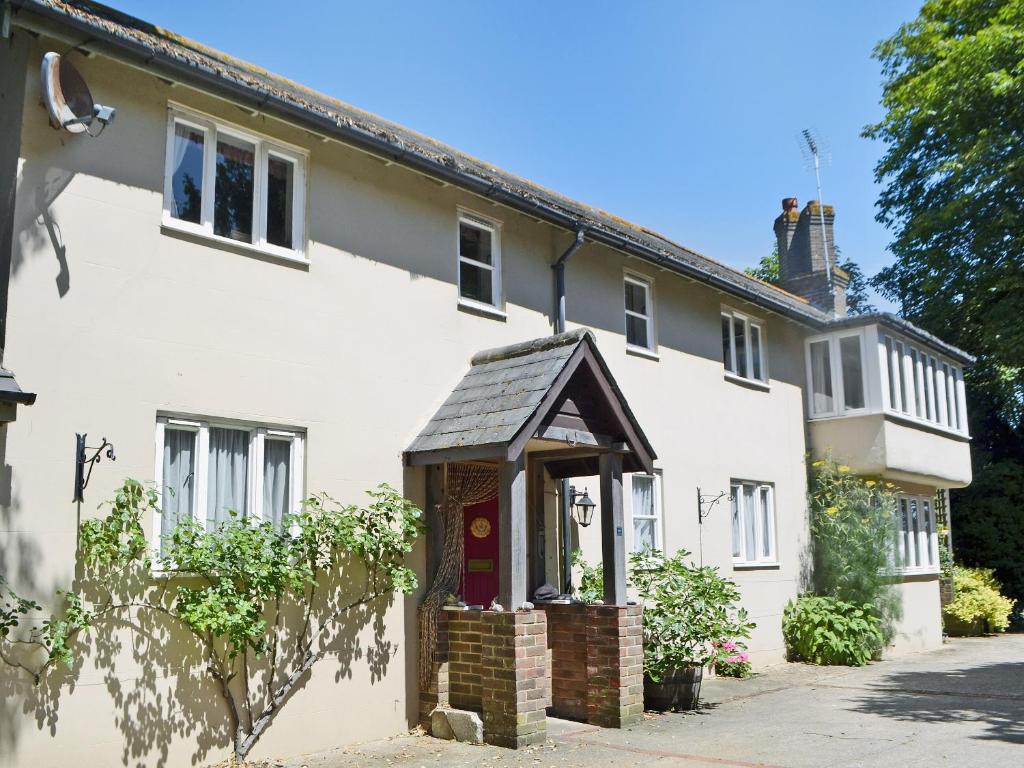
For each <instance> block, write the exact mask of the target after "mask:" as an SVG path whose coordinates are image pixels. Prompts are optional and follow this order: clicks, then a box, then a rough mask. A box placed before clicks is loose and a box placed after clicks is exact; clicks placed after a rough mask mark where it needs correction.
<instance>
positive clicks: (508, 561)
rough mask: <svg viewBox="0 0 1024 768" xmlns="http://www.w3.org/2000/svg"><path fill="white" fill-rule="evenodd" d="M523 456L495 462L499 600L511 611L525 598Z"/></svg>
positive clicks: (524, 482)
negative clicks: (497, 463) (496, 464)
mask: <svg viewBox="0 0 1024 768" xmlns="http://www.w3.org/2000/svg"><path fill="white" fill-rule="evenodd" d="M526 530H527V525H526V459H525V454H522V453H520V454H519V455H518V456H517V457H516V458H515V459H513V460H511V461H502V462H501V463H500V464H499V465H498V543H499V547H500V551H499V558H498V561H499V563H500V570H499V572H498V602H499V603H501V604H502V605H503V606H504V608H505V610H506V611H514V610H516V609H517V608H518V607H519V606H520V605H522V604H523V603H525V602H526V599H527V598H526V595H527V581H528V578H529V576H528V567H527V565H528V564H527V546H526V544H527V533H526Z"/></svg>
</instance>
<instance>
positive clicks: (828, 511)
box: [825, 507, 839, 517]
mask: <svg viewBox="0 0 1024 768" xmlns="http://www.w3.org/2000/svg"><path fill="white" fill-rule="evenodd" d="M825 514H827V515H830V516H832V517H835V516H836V515H837V514H839V507H829V508H828V509H826V510H825Z"/></svg>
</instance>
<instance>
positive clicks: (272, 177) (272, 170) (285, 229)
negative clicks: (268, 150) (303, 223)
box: [267, 155, 295, 248]
mask: <svg viewBox="0 0 1024 768" xmlns="http://www.w3.org/2000/svg"><path fill="white" fill-rule="evenodd" d="M294 198H295V163H293V162H292V161H291V160H285V159H283V158H280V157H275V156H274V155H268V156H267V242H268V243H271V244H273V245H279V246H281V247H282V248H294V247H295V246H294V244H293V243H292V203H293V200H294Z"/></svg>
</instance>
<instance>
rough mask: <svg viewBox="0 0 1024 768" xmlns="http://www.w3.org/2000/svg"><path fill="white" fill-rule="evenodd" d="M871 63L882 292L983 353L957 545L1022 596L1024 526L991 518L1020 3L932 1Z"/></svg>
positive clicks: (1020, 434) (1017, 454)
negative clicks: (970, 477)
mask: <svg viewBox="0 0 1024 768" xmlns="http://www.w3.org/2000/svg"><path fill="white" fill-rule="evenodd" d="M875 57H876V58H877V59H878V60H879V61H880V62H881V64H882V71H883V76H884V78H885V83H884V86H883V94H882V104H883V106H884V107H885V116H884V117H883V119H882V120H881V121H880V122H878V123H876V124H874V125H869V126H868V127H867V128H866V129H865V131H864V134H865V136H867V137H869V138H871V139H875V140H877V141H880V142H882V143H883V144H884V147H885V152H884V155H883V156H882V159H881V160H880V161H879V163H878V166H877V167H876V169H875V175H876V178H877V180H878V181H879V182H880V183H882V184H883V185H884V191H883V192H882V194H881V196H880V197H879V200H878V215H877V218H878V220H879V221H880V222H882V223H884V224H885V225H886V226H887V227H889V228H890V229H891V230H892V232H893V235H894V240H893V242H892V245H891V250H892V252H893V255H894V256H895V260H894V262H893V264H892V265H891V266H889V267H887V268H886V269H884V270H882V271H881V272H880V273H879V274H878V276H877V277H876V278H875V279H874V285H875V286H876V287H877V288H878V289H879V290H880V291H881V293H882V294H883V295H885V296H887V297H888V298H890V299H892V300H894V301H896V302H898V303H899V304H900V305H901V307H902V311H903V314H904V315H905V316H906V317H908V318H909V319H911V320H912V321H914V322H915V323H917V324H918V325H920V326H922V327H924V328H926V329H927V330H930V331H932V332H934V333H938V334H941V335H942V337H943V338H945V339H947V340H949V341H951V342H953V343H954V344H957V345H959V346H961V347H963V348H965V349H968V350H970V351H971V352H972V353H974V354H976V355H977V356H978V363H977V365H976V366H974V368H973V369H970V370H968V371H967V372H966V375H965V378H966V382H967V392H968V406H969V408H970V413H969V417H970V423H971V429H972V433H973V437H974V439H973V443H972V460H973V464H974V476H975V481H974V484H973V485H972V486H971V487H969V488H967V489H965V490H962V491H955V492H954V493H953V503H952V513H953V528H954V536H953V540H954V544H955V546H956V547H957V556H958V558H961V559H962V560H963V561H964V562H966V563H968V564H976V565H994V566H995V567H996V573H997V575H998V577H999V578H1000V579H1001V580H1002V581H1003V582H1004V583H1005V585H1006V588H1007V590H1008V591H1009V592H1010V593H1011V595H1012V596H1014V597H1016V598H1018V599H1019V598H1022V597H1024V576H1022V575H1021V573H1020V568H1019V567H1018V568H1016V572H1013V571H1012V570H1011V569H1010V567H1009V564H1008V563H1007V561H1006V559H1005V558H1004V557H1002V556H1001V555H999V552H1000V550H1005V549H1006V548H1009V549H1010V550H1011V551H1013V552H1017V553H1019V552H1020V551H1021V550H1022V549H1024V518H1022V517H1021V516H1020V515H1019V514H1012V515H1010V514H1003V515H1000V516H999V517H998V519H997V520H993V519H992V518H991V517H990V515H991V513H992V511H993V507H994V506H1000V507H1005V506H1007V504H1006V503H1004V502H1000V501H999V498H1000V497H1002V498H1003V499H1004V501H1008V494H1010V493H1018V494H1019V488H1020V480H1021V478H1024V428H1022V426H1024V323H1022V322H1021V317H1024V237H1022V224H1024V143H1022V136H1024V1H1022V0H930V1H929V2H926V3H925V4H924V6H923V7H922V9H921V11H920V14H919V15H918V17H917V18H916V19H914V20H913V21H912V22H910V23H908V24H904V25H903V26H902V27H900V28H899V30H897V32H896V33H895V34H894V35H893V36H892V37H890V38H888V39H886V40H884V41H882V42H881V43H879V45H878V46H877V48H876V49H875ZM1007 478H1014V479H1015V481H1016V482H1017V485H1016V486H1015V487H1008V486H1003V482H1004V481H1005V480H1006V479H1007ZM993 494H994V495H995V496H994V497H993Z"/></svg>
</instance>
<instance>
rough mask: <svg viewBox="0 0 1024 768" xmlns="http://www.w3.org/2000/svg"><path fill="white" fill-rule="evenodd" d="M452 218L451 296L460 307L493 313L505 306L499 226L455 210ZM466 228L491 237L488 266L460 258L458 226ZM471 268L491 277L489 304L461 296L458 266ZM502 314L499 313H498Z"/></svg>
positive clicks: (496, 222) (460, 244) (479, 215)
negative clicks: (453, 282) (472, 228)
mask: <svg viewBox="0 0 1024 768" xmlns="http://www.w3.org/2000/svg"><path fill="white" fill-rule="evenodd" d="M456 213H457V215H456V217H455V219H456V223H455V293H456V296H458V300H459V304H462V305H464V306H468V307H473V308H476V309H482V310H484V311H485V312H490V313H494V312H495V310H497V311H498V312H499V313H500V312H501V308H502V307H503V306H504V305H505V299H504V295H503V294H502V292H501V291H502V286H501V222H500V221H498V220H497V219H493V218H491V217H490V216H484V215H483V214H480V213H476V212H475V211H471V210H469V209H467V208H462V207H460V208H458V209H457V212H456ZM463 224H468V225H469V226H471V227H474V228H475V229H480V230H483V231H485V232H490V233H491V262H492V263H491V264H484V263H483V262H482V261H477V260H476V259H470V258H468V257H466V256H463V255H462V225H463ZM463 261H465V262H466V263H467V264H471V265H472V266H474V267H478V268H480V269H484V270H489V271H490V273H491V298H492V300H493V301H492V303H490V304H488V303H487V302H486V301H478V300H477V299H471V298H467V297H465V296H463V295H462V262H463ZM502 314H503V313H502Z"/></svg>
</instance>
